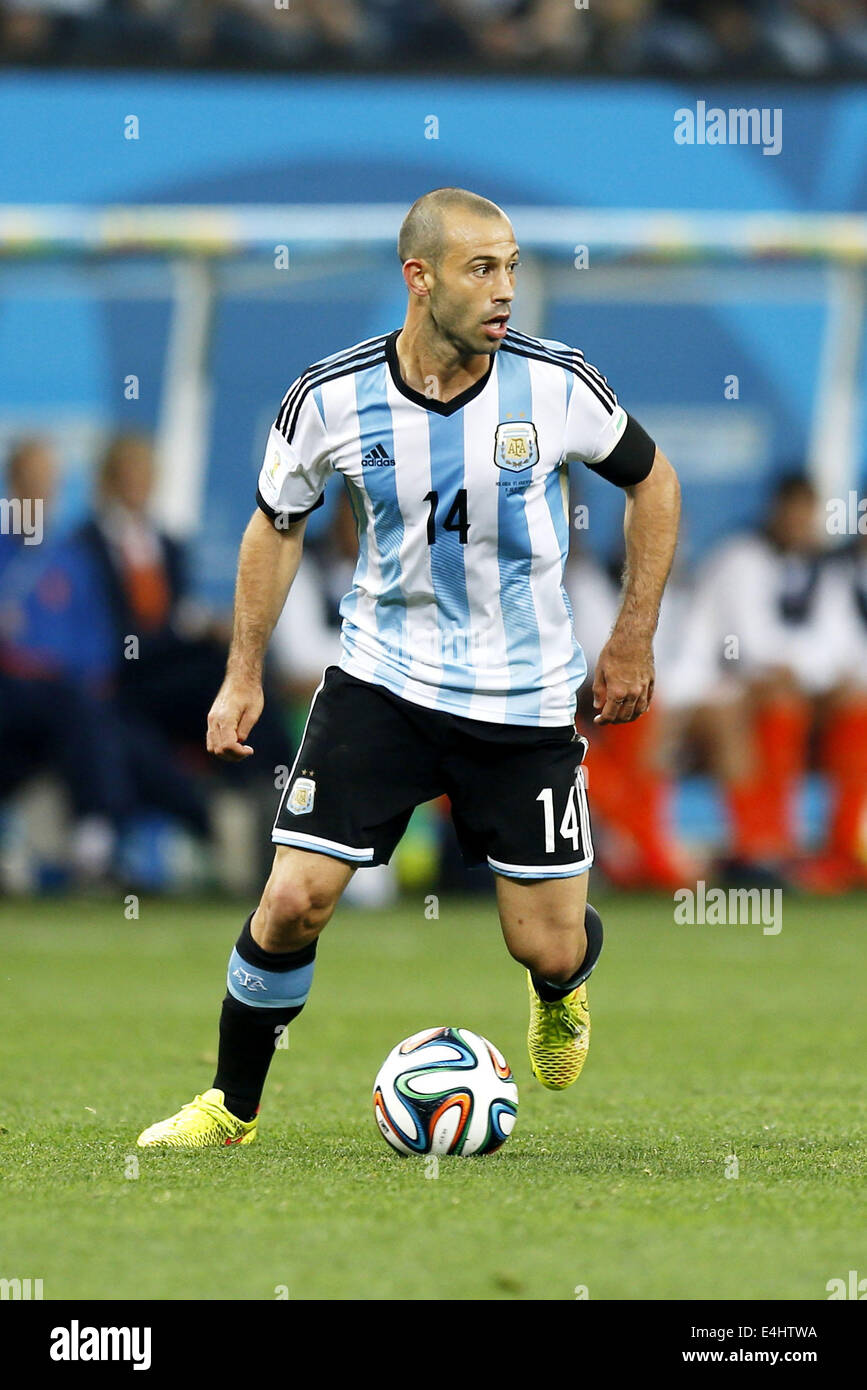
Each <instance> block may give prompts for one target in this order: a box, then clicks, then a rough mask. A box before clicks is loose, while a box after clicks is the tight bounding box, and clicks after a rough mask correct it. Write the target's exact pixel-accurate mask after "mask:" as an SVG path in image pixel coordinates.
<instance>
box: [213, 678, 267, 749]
mask: <svg viewBox="0 0 867 1390" xmlns="http://www.w3.org/2000/svg"><path fill="white" fill-rule="evenodd" d="M264 705H265V696H264V694H263V693H262V686H261V684H258V683H253V684H249V685H247V684H239V683H238V682H237V681H230V680H228V679H226V680H224V681H223V684H222V685H221V686H220V689H219V691H218V693H217V698H216V700H215V701H214V703H213V704H212V706H211V709H210V713H209V714H208V737H207V749H208V752H209V753H213V754H214V756H215V757H217V758H223V759H225V761H226V762H229V763H240V762H242V761H243V760H244V758H249V757H250V756H251V755H252V753H253V749H252V747H251V746H250V744H249V743H246V742H245V740H246V738H247V737H248V735H249V733H250V730H251V729H252V728H253V725H254V724H255V723H256V720H257V719H258V718H259V715H260V714H261V713H262V710H263V708H264Z"/></svg>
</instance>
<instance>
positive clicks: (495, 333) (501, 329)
mask: <svg viewBox="0 0 867 1390" xmlns="http://www.w3.org/2000/svg"><path fill="white" fill-rule="evenodd" d="M508 326H509V315H508V314H494V316H493V318H489V319H485V322H484V323H483V324H482V327H483V328H484V330H485V332H486V333H488V334H489V335H490V336H491V337H492V338H504V337H505V336H506V329H507V328H508Z"/></svg>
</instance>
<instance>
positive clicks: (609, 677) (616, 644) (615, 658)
mask: <svg viewBox="0 0 867 1390" xmlns="http://www.w3.org/2000/svg"><path fill="white" fill-rule="evenodd" d="M653 681H654V668H653V643H652V641H648V640H647V639H646V638H644V637H633V636H627V635H625V634H623V633H618V631H617V630H616V628H615V630H614V632H612V634H611V636H610V637H609V639H608V641H607V642H606V643H605V646H604V647H603V648H602V651H601V652H600V653H599V660H598V661H597V662H596V672H595V675H594V677H593V708H594V709H595V710H598V711H599V712H598V714H596V715H595V716H594V719H593V723H594V724H628V723H630V721H631V720H633V719H638V718H640V716H641V715H642V714H646V713H647V710H648V709H649V707H650V701H651V700H652V698H653Z"/></svg>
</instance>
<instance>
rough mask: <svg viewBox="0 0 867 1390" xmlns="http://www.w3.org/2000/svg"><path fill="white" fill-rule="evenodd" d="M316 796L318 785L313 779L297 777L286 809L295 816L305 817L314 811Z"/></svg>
mask: <svg viewBox="0 0 867 1390" xmlns="http://www.w3.org/2000/svg"><path fill="white" fill-rule="evenodd" d="M315 795H316V783H315V782H314V780H313V778H312V777H296V778H295V781H294V782H293V783H292V790H291V792H290V793H289V795H288V797H287V798H286V809H287V810H288V811H291V812H292V815H293V816H304V815H306V814H307V812H308V811H312V810H313V798H314V797H315Z"/></svg>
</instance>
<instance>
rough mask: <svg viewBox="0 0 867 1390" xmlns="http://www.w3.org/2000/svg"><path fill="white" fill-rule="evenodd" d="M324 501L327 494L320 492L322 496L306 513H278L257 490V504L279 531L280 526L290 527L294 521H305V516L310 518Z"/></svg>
mask: <svg viewBox="0 0 867 1390" xmlns="http://www.w3.org/2000/svg"><path fill="white" fill-rule="evenodd" d="M324 501H325V493H324V492H320V494H319V496H318V497H317V499H316V501H315V502H314V503H313V506H312V507H308V508H307V509H306V511H303V512H287V511H278V510H277V509H276V508H275V507H272V506H271V504H270V502H266V501H265V498H264V497H263V496H262V494H261V492H260V491H259V489H258V488H256V503H257V506H258V507H259V508H260V509H261V511H263V512H264V513H265V515H266V516H267V517H268V519H269V521H273V522H274V524H275V525H276V526H278V529H279V526H280V525H282V526H289V525H291V524H292V522H293V521H303V520H304V518H305V516H309V515H310V513H311V512H315V511H316V508H317V507H321V506H322V504H323V502H324Z"/></svg>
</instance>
